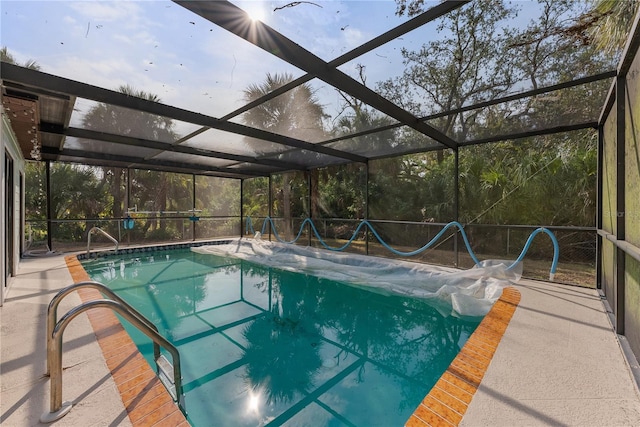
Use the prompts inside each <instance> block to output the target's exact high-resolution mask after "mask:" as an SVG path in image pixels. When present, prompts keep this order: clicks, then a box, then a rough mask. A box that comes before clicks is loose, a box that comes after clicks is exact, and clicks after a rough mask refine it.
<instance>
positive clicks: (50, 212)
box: [45, 160, 53, 251]
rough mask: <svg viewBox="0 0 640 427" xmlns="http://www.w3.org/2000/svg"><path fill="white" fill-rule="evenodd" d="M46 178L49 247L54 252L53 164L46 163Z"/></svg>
mask: <svg viewBox="0 0 640 427" xmlns="http://www.w3.org/2000/svg"><path fill="white" fill-rule="evenodd" d="M45 168H46V177H47V246H48V247H49V250H50V251H53V244H52V242H53V239H52V236H51V233H52V231H53V222H52V216H53V205H52V204H51V162H50V161H48V160H47V161H46V163H45Z"/></svg>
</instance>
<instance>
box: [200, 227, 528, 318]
mask: <svg viewBox="0 0 640 427" xmlns="http://www.w3.org/2000/svg"><path fill="white" fill-rule="evenodd" d="M192 250H193V251H194V252H198V253H202V254H212V255H217V256H231V257H235V258H240V259H244V260H247V261H250V262H254V263H257V264H262V265H266V266H270V267H275V268H279V269H281V270H286V271H295V272H300V273H304V274H310V275H313V276H317V277H321V278H326V279H330V280H334V281H338V282H343V283H347V284H349V285H352V286H359V287H362V288H367V289H369V290H372V291H376V292H388V293H395V294H400V295H405V296H411V297H415V298H428V299H434V300H437V301H434V302H439V303H444V305H443V306H450V307H451V313H450V314H454V315H459V316H484V315H485V314H487V312H488V311H489V309H490V308H491V306H492V305H493V303H494V302H495V301H496V300H497V299H498V298H499V297H500V295H501V294H502V289H503V288H504V287H505V286H507V285H509V284H510V283H512V282H517V281H518V280H519V279H520V277H521V273H522V266H521V265H517V266H516V267H515V268H511V269H508V267H509V266H510V265H511V263H510V262H508V261H499V260H487V261H483V262H482V263H481V264H480V265H479V266H475V267H473V268H471V269H468V270H459V269H455V268H450V267H442V266H435V265H429V264H421V263H416V262H409V261H401V260H395V259H387V258H380V257H373V256H365V255H357V254H347V253H342V252H333V251H328V250H324V249H316V248H311V247H301V246H295V245H290V244H283V243H276V242H269V241H264V240H260V239H236V240H233V241H232V242H230V243H227V244H222V245H206V246H199V247H194V248H192ZM438 305H440V304H438Z"/></svg>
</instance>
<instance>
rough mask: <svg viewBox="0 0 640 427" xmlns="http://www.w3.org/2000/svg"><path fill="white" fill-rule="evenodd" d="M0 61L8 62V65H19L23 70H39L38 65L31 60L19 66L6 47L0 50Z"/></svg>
mask: <svg viewBox="0 0 640 427" xmlns="http://www.w3.org/2000/svg"><path fill="white" fill-rule="evenodd" d="M0 61H4V62H8V63H9V64H15V65H19V66H21V67H24V68H29V69H31V70H40V64H38V63H37V62H36V61H35V60H33V59H28V60H27V61H26V62H25V63H24V64H19V63H18V61H16V59H15V57H14V56H13V55H12V54H11V53H10V52H9V49H7V47H6V46H2V49H0Z"/></svg>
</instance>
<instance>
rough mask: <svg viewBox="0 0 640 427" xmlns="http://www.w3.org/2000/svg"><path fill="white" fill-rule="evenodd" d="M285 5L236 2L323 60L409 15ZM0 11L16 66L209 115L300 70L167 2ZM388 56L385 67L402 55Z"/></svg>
mask: <svg viewBox="0 0 640 427" xmlns="http://www.w3.org/2000/svg"><path fill="white" fill-rule="evenodd" d="M287 3H288V2H285V1H282V2H278V1H273V2H270V1H267V2H264V1H250V2H235V4H236V5H238V6H240V7H242V8H243V9H245V10H248V11H252V12H254V11H257V12H259V14H260V16H261V17H262V18H261V20H262V21H263V22H264V23H266V24H267V25H270V26H272V27H273V28H275V29H276V30H278V31H280V32H281V33H282V34H284V35H285V36H287V37H289V38H291V39H292V40H294V41H295V42H296V43H298V44H300V45H301V46H303V47H304V48H306V49H307V50H310V51H311V52H313V53H314V54H316V55H317V56H319V57H321V58H323V59H325V60H327V61H328V60H332V59H334V58H335V57H338V56H340V55H341V54H343V53H345V52H347V51H349V50H351V49H353V48H355V47H357V46H359V45H360V44H362V43H364V42H366V41H367V40H369V39H370V38H372V37H375V36H377V35H379V34H381V33H383V32H384V31H387V30H388V29H391V28H392V27H394V26H396V25H398V24H399V23H401V22H403V21H404V20H406V19H407V18H398V17H396V16H395V14H394V11H395V3H394V2H393V1H353V0H351V1H318V2H313V3H311V2H310V3H302V4H300V5H298V6H296V7H285V8H283V9H279V10H276V11H275V12H274V9H276V8H277V7H279V6H282V5H285V4H287ZM0 13H1V24H2V25H1V30H0V31H1V32H0V36H1V39H2V40H1V43H2V46H6V47H7V48H8V49H9V52H10V53H11V54H12V55H14V57H15V58H16V59H17V60H18V62H19V63H21V62H26V61H27V60H29V59H33V60H35V61H37V63H38V64H39V65H40V66H41V68H42V71H44V72H47V73H51V74H54V75H58V76H62V77H66V78H70V79H74V80H78V81H82V82H85V83H90V84H93V85H96V86H100V87H103V88H107V89H117V88H118V87H119V86H120V85H126V84H128V85H131V86H133V87H134V88H136V89H138V90H144V91H146V92H151V93H154V94H156V95H158V96H159V97H160V98H161V100H162V102H163V103H166V104H169V105H173V106H176V107H181V108H185V109H189V110H192V111H196V112H200V113H204V114H208V115H212V116H214V117H220V116H223V115H225V114H227V113H229V112H231V111H233V110H235V109H236V108H239V107H240V106H242V105H243V104H244V102H243V100H242V96H243V95H242V91H243V89H245V88H246V87H247V86H248V85H249V84H251V83H260V82H262V81H264V79H265V76H266V73H267V72H269V73H276V72H277V73H289V74H291V75H292V76H293V77H294V78H295V77H299V76H301V75H303V74H304V72H303V71H301V70H299V69H297V68H295V67H293V66H291V65H289V64H287V63H286V62H284V61H282V60H280V59H278V58H275V57H273V56H272V55H270V54H268V53H266V52H264V51H262V50H261V49H259V48H257V47H255V46H253V45H250V44H249V43H247V42H245V41H244V40H241V39H240V38H238V37H236V36H233V35H231V34H230V33H228V32H227V31H226V30H223V29H221V28H219V27H217V26H215V25H213V24H211V23H209V22H207V21H205V20H204V19H202V18H200V17H199V16H196V15H194V14H193V13H191V12H189V11H188V10H186V9H184V8H182V7H181V6H179V5H177V4H175V3H172V2H169V1H105V2H96V1H81V2H67V1H4V0H3V1H1V2H0ZM392 52H393V51H392ZM396 52H397V50H396ZM391 56H392V53H389V54H388V56H387V58H386V59H388V60H389V61H388V62H387V63H388V64H389V62H392V63H391V64H389V65H390V66H389V67H388V68H389V69H391V68H392V67H391V65H393V62H395V64H397V63H398V61H399V60H400V59H399V53H398V54H397V58H396V61H392V59H393V58H391ZM351 68H353V65H351ZM371 68H372V69H371V70H370V71H371V73H372V75H375V74H378V75H380V76H383V75H384V76H388V75H389V74H388V72H386V71H385V70H384V69H381V67H379V66H378V67H371ZM374 68H375V70H374ZM396 68H397V67H396ZM348 69H349V67H344V69H343V71H348ZM368 71H369V70H368ZM380 78H382V77H380ZM376 79H377V78H375V77H372V81H373V80H376ZM312 85H313V86H314V89H316V90H317V91H318V95H319V96H321V97H323V98H325V101H324V102H326V103H332V102H335V101H336V100H337V98H336V94H335V93H332V92H333V91H332V90H331V91H330V90H328V88H326V85H324V84H323V83H322V82H318V81H314V82H312ZM323 91H325V92H326V93H322V92H323ZM327 97H330V99H327ZM331 98H333V99H331ZM82 103H83V102H82V101H79V105H78V108H79V109H80V108H82V109H84V108H88V107H90V105H91V103H90V102H84V106H83V105H80V104H82Z"/></svg>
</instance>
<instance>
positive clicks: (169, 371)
mask: <svg viewBox="0 0 640 427" xmlns="http://www.w3.org/2000/svg"><path fill="white" fill-rule="evenodd" d="M156 365H157V366H158V378H160V381H161V382H162V384H164V386H165V387H166V388H167V390H169V393H170V394H171V397H173V400H175V401H178V398H177V396H176V383H175V381H174V379H173V365H172V364H171V362H169V360H167V358H166V357H164V354H161V355H160V357H158V358H157V359H156Z"/></svg>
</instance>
